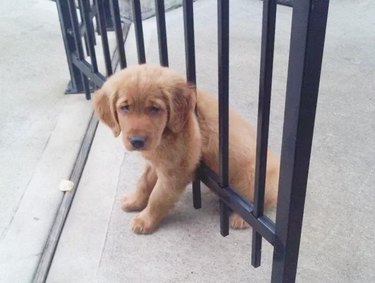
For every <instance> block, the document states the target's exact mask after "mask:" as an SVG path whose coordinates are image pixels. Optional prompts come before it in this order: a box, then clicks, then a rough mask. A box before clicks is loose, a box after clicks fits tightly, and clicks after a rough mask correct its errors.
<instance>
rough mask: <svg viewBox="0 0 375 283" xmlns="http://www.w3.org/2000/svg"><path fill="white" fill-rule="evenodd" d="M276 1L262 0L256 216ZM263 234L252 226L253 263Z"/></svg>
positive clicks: (264, 155)
mask: <svg viewBox="0 0 375 283" xmlns="http://www.w3.org/2000/svg"><path fill="white" fill-rule="evenodd" d="M275 22H276V0H263V23H262V47H261V61H260V78H259V102H258V125H257V147H256V163H255V182H254V210H253V214H254V216H255V217H256V218H259V217H261V216H263V212H264V193H265V183H266V169H267V151H268V150H267V149H268V129H269V118H270V104H271V89H272V68H273V52H274V42H275ZM261 249H262V236H261V235H260V234H259V233H258V232H257V231H256V230H255V229H253V240H252V250H251V252H252V255H251V264H252V265H253V266H254V267H258V266H260V263H261Z"/></svg>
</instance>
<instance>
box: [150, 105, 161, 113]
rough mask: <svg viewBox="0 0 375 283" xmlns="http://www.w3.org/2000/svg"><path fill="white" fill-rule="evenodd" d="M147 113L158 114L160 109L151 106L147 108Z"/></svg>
mask: <svg viewBox="0 0 375 283" xmlns="http://www.w3.org/2000/svg"><path fill="white" fill-rule="evenodd" d="M149 111H150V112H151V113H158V112H159V111H160V108H158V107H156V106H151V107H150V108H149Z"/></svg>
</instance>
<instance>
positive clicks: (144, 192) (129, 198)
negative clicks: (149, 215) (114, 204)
mask: <svg viewBox="0 0 375 283" xmlns="http://www.w3.org/2000/svg"><path fill="white" fill-rule="evenodd" d="M157 179H158V177H157V175H156V172H155V169H154V168H153V167H152V166H151V165H146V168H145V170H144V172H143V174H142V176H141V178H140V179H139V180H138V184H137V188H136V190H135V191H134V192H131V193H126V194H125V195H124V197H123V199H122V205H121V207H122V209H123V210H124V211H141V210H142V209H144V208H145V207H146V205H147V201H148V199H149V197H150V194H151V192H152V190H153V189H154V187H155V184H156V181H157Z"/></svg>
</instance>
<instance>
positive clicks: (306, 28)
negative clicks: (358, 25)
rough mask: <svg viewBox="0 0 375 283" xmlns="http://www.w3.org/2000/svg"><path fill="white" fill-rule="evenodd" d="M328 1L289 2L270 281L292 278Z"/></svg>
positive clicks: (289, 280) (295, 262)
mask: <svg viewBox="0 0 375 283" xmlns="http://www.w3.org/2000/svg"><path fill="white" fill-rule="evenodd" d="M328 5H329V1H328V0H299V1H294V7H293V19H292V34H291V41H290V53H289V69H288V82H287V93H286V103H285V116H284V117H285V118H284V127H283V139H282V151H281V166H280V182H279V195H278V202H277V212H276V241H275V247H274V254H273V266H272V282H274V283H276V282H285V283H286V282H287V283H290V282H295V278H296V271H297V261H298V252H299V245H300V239H301V229H302V220H303V211H304V203H305V195H306V185H307V176H308V171H309V162H310V153H311V144H312V138H313V131H314V120H315V112H316V104H317V98H318V91H319V80H320V71H321V65H322V57H323V47H324V38H325V30H326V23H327V14H328Z"/></svg>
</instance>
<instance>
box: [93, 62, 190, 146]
mask: <svg viewBox="0 0 375 283" xmlns="http://www.w3.org/2000/svg"><path fill="white" fill-rule="evenodd" d="M195 103H196V100H195V92H194V88H193V87H191V86H189V85H188V84H187V83H186V82H185V81H184V80H183V79H182V78H181V77H180V76H179V75H177V74H176V73H175V72H173V71H171V70H170V69H168V68H164V67H160V66H152V65H139V66H132V67H128V68H126V69H124V70H122V71H120V72H118V73H116V74H114V75H113V76H112V77H110V78H109V79H108V80H107V81H106V82H105V83H104V85H103V87H102V88H101V89H99V90H98V91H97V92H96V94H95V96H94V108H95V112H96V114H97V115H98V117H99V118H100V120H102V121H103V122H104V123H105V124H107V125H108V126H109V127H110V128H111V129H112V132H113V134H114V136H115V137H117V136H118V135H120V133H121V132H122V137H123V143H124V145H125V147H126V148H127V149H128V150H153V149H155V148H157V147H158V146H159V145H160V144H161V142H162V138H163V135H164V134H166V133H168V132H170V133H175V134H178V133H180V132H181V131H183V128H184V126H185V123H186V121H187V119H188V116H189V115H190V114H191V113H192V111H193V110H194V106H195Z"/></svg>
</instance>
